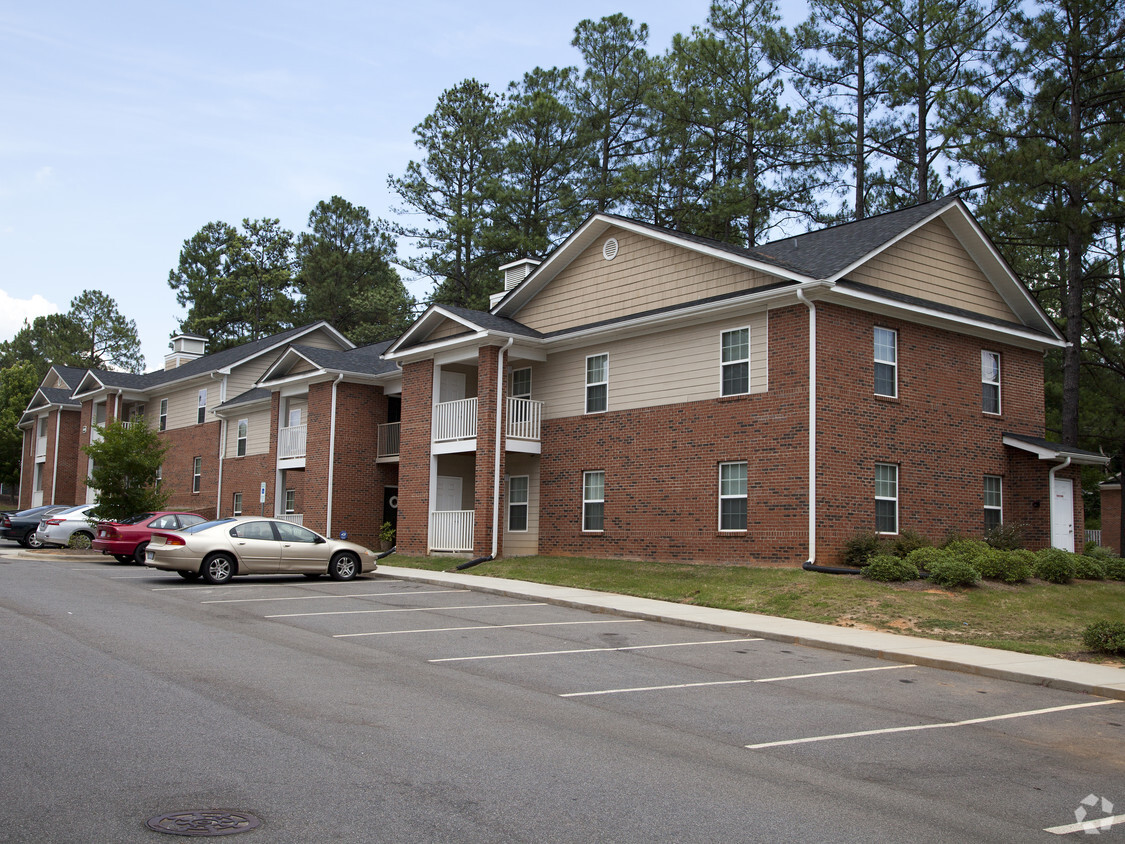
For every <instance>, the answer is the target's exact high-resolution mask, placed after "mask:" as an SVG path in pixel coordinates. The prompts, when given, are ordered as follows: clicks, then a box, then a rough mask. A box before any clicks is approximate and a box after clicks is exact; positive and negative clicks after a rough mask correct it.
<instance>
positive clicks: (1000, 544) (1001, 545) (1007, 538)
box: [984, 522, 1024, 551]
mask: <svg viewBox="0 0 1125 844" xmlns="http://www.w3.org/2000/svg"><path fill="white" fill-rule="evenodd" d="M1023 528H1024V526H1023V525H1021V524H1016V523H1015V522H1002V523H1001V524H998V525H997V526H996V527H994V528H993V529H992V530H990V531H989V532H988V533H986V534H985V535H984V541H985V542H987V543H988V544H989V545H990V546H991V547H993V548H998V549H999V550H1001V551H1015V550H1016V549H1017V548H1022V547H1023Z"/></svg>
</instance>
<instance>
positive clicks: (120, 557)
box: [113, 554, 133, 563]
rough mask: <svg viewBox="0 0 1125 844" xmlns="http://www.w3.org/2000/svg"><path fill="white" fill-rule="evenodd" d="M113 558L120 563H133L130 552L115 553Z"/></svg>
mask: <svg viewBox="0 0 1125 844" xmlns="http://www.w3.org/2000/svg"><path fill="white" fill-rule="evenodd" d="M113 559H115V560H117V562H119V563H131V562H133V558H132V557H130V556H129V555H128V554H114V555H113Z"/></svg>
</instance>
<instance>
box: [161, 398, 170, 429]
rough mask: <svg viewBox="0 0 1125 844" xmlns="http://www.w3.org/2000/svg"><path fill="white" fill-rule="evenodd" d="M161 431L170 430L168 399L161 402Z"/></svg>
mask: <svg viewBox="0 0 1125 844" xmlns="http://www.w3.org/2000/svg"><path fill="white" fill-rule="evenodd" d="M160 430H161V431H167V430H168V399H161V400H160Z"/></svg>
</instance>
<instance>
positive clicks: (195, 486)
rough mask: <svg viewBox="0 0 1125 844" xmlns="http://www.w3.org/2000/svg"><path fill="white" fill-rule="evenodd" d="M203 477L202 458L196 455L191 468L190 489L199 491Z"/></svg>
mask: <svg viewBox="0 0 1125 844" xmlns="http://www.w3.org/2000/svg"><path fill="white" fill-rule="evenodd" d="M202 478H203V458H202V457H197V458H195V461H194V462H193V463H192V468H191V491H192V492H199V490H200V487H201V485H202Z"/></svg>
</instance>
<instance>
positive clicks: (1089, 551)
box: [1083, 545, 1121, 563]
mask: <svg viewBox="0 0 1125 844" xmlns="http://www.w3.org/2000/svg"><path fill="white" fill-rule="evenodd" d="M1083 553H1084V554H1085V555H1086V556H1087V557H1093V558H1094V559H1095V560H1097V561H1098V562H1102V563H1105V562H1108V561H1109V560H1120V559H1121V558H1120V557H1118V556H1117V554H1116V553H1114V551H1113V549H1112V548H1107V547H1106V546H1104V545H1087V546H1086V550H1085V551H1084V552H1083Z"/></svg>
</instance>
